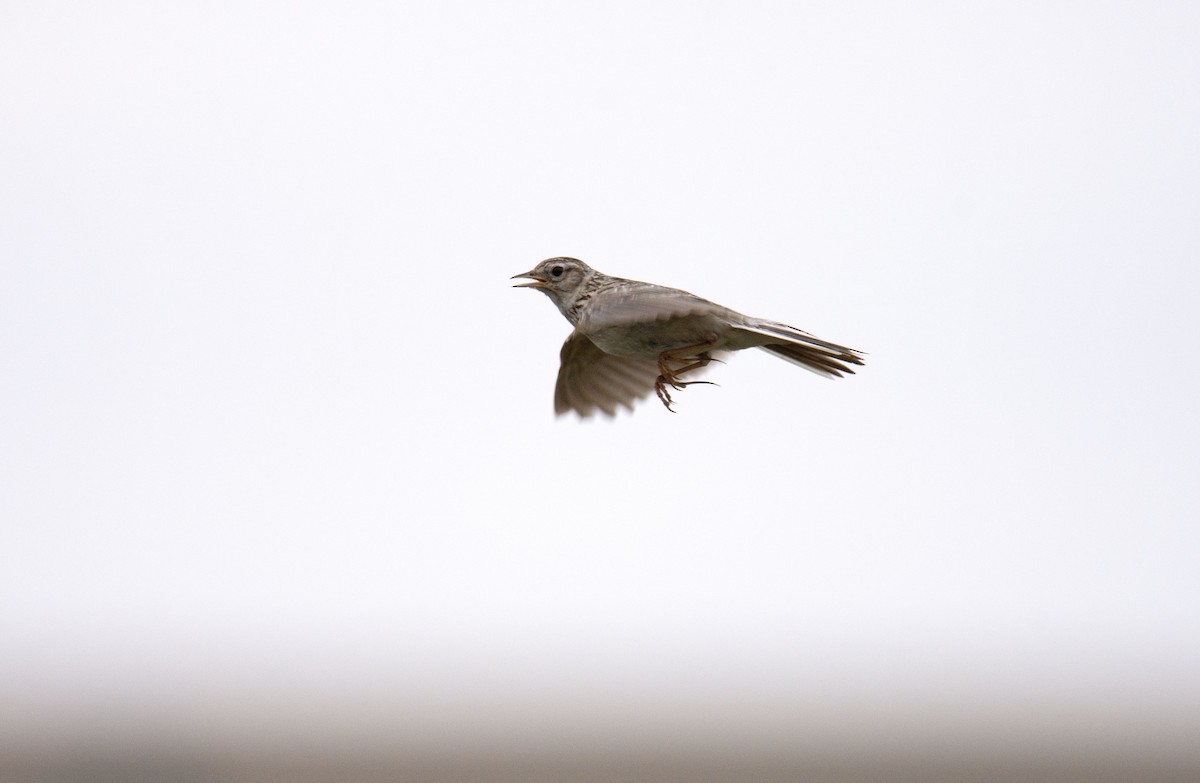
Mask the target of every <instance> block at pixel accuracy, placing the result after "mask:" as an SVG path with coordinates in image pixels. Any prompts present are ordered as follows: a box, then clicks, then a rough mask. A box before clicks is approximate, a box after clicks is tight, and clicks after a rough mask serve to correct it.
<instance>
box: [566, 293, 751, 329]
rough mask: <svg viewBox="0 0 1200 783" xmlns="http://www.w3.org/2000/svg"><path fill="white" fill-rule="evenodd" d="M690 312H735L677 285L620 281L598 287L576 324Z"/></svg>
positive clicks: (595, 324) (637, 320)
mask: <svg viewBox="0 0 1200 783" xmlns="http://www.w3.org/2000/svg"><path fill="white" fill-rule="evenodd" d="M689 315H718V316H721V315H736V314H735V313H732V311H729V310H727V309H726V308H724V307H721V306H720V305H718V304H714V303H712V302H710V301H708V300H707V299H701V298H700V297H698V296H696V295H694V294H689V293H688V292H687V291H680V290H679V289H677V288H666V287H664V286H658V285H652V284H650V283H637V282H634V281H623V282H622V283H621V284H618V285H615V286H612V287H611V288H606V289H604V290H601V291H598V292H597V293H596V295H595V298H594V300H593V301H592V302H591V303H590V305H589V306H588V307H587V308H586V309H585V310H584V311H583V314H582V316H581V317H580V320H579V328H580V329H582V330H584V331H588V330H589V329H598V328H608V327H613V326H628V325H631V324H639V323H652V322H654V321H668V320H670V319H672V318H683V317H685V316H689Z"/></svg>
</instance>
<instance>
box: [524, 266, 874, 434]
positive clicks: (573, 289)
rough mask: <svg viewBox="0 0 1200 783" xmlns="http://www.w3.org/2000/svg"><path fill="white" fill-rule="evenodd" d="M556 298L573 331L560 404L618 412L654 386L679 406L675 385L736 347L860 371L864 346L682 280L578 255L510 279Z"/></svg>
mask: <svg viewBox="0 0 1200 783" xmlns="http://www.w3.org/2000/svg"><path fill="white" fill-rule="evenodd" d="M518 278H524V279H528V280H529V281H530V282H528V283H519V284H517V285H515V286H513V287H514V288H533V289H536V290H538V291H541V292H542V293H543V294H545V295H546V296H548V297H550V301H552V302H554V304H555V305H556V306H557V307H558V310H559V312H561V313H562V314H563V316H564V317H565V318H566V319H567V320H568V321H569V322H570V323H571V325H572V326H573V327H575V328H574V331H572V332H571V334H570V335H569V336H568V337H567V339H566V342H564V343H563V346H562V350H561V352H560V354H559V362H560V364H559V368H558V380H557V382H556V383H555V387H554V412H555V413H556V414H557V415H560V416H561V415H562V414H564V413H567V412H569V411H574V412H575V413H577V414H578V415H579V416H581V417H585V418H586V417H588V416H591V415H592V414H593V413H595V412H596V411H597V410H600V411H602V412H603V413H604V414H605V415H607V416H615V415H616V412H617V407H618V406H622V407H624V408H626V409H628V410H633V404H634V403H635V402H637V401H638V400H639V399H641V398H643V397H646V396H648V395H649V394H650V392H651V391H653V392H654V393H655V394H656V395H658V399H659V400H660V401H661V402H662V404H663V405H664V406H665V407H666V409H667V410H668V411H671V412H672V413H674V412H675V408H674V407H673V406H674V402H675V401H674V399H673V398H672V396H671V391H672V390H674V391H680V390H682V389H683V388H685V387H687V386H691V385H692V384H696V383H710V382H709V381H698V380H684V379H683V378H682V376H684V375H691V377H694V373H697V372H699V371H701V370H703V369H704V368H705V367H707V366H708V365H709V364H710V363H711V362H714V361H716V362H720V361H722V358H723V357H724V356H726V355H728V354H729V352H731V351H740V350H742V349H744V348H761V349H763V350H764V351H768V352H769V353H771V354H773V355H775V356H778V357H780V358H782V359H786V360H787V361H789V362H792V363H793V364H797V365H799V366H800V367H803V368H804V369H806V370H809V371H811V372H814V373H816V374H817V375H822V376H825V377H827V378H840V377H842V376H843V375H845V374H850V375H853V374H854V370H853V369H851V365H854V366H858V365H862V364H863V356H864V355H865V354H864V353H863V352H862V351H858V350H855V349H854V348H847V347H845V346H842V345H837V344H835V343H831V342H826V341H825V340H819V339H817V338H816V337H813V336H812V335H811V334H809V333H807V332H803V331H801V330H799V329H797V328H795V327H792V326H788V325H787V324H784V323H780V322H778V321H769V320H766V319H762V318H751V317H749V316H745V315H742V314H741V313H739V312H737V311H735V310H730V309H729V308H727V307H722V306H721V305H719V304H715V303H713V302H710V301H708V300H707V299H701V298H700V297H698V296H696V295H695V294H691V293H688V292H687V291H682V290H680V289H678V288H667V287H665V286H660V285H655V284H653V283H643V282H640V281H637V280H626V279H625V278H621V277H612V276H611V275H606V274H604V273H603V272H599V271H597V270H595V269H592V268H591V267H590V266H588V265H587V264H585V263H584V262H582V261H580V260H579V259H577V258H569V257H566V256H558V257H555V258H548V259H546V260H545V261H542V262H541V263H540V264H538V265H537V266H535V267H534V268H533V269H531V270H529V271H528V272H522V273H521V274H518V275H513V276H512V278H511V279H512V280H516V279H518Z"/></svg>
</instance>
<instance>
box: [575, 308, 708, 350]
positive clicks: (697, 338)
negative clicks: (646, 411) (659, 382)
mask: <svg viewBox="0 0 1200 783" xmlns="http://www.w3.org/2000/svg"><path fill="white" fill-rule="evenodd" d="M710 320H711V319H709V318H704V317H697V318H673V319H671V320H669V321H653V322H650V323H642V324H628V325H622V326H608V327H604V328H602V329H596V330H589V331H588V333H587V336H588V337H589V338H590V339H591V341H592V342H593V343H595V344H596V346H597V347H598V348H599V349H600V350H602V351H604V352H605V353H609V354H612V355H614V356H627V357H630V358H637V359H658V357H659V355H661V354H662V352H663V351H671V350H675V349H677V348H686V347H688V346H691V345H700V344H703V343H707V342H709V341H710V340H713V339H714V338H717V339H718V343H717V344H716V345H714V346H713V347H714V348H719V347H720V340H719V331H718V330H717V329H716V328H715V326H716V325H715V324H712V323H709V321H710Z"/></svg>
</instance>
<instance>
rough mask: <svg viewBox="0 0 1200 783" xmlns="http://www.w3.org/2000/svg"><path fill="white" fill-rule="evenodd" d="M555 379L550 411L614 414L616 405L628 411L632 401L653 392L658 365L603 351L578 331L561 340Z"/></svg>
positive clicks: (587, 414)
mask: <svg viewBox="0 0 1200 783" xmlns="http://www.w3.org/2000/svg"><path fill="white" fill-rule="evenodd" d="M559 356H560V359H561V364H560V366H559V368H558V382H557V384H556V385H555V387H554V412H555V413H556V414H558V415H562V414H564V413H566V412H567V411H575V412H576V413H578V414H579V415H580V416H590V415H592V413H594V412H595V410H596V409H597V408H599V409H600V410H602V411H604V413H605V414H607V415H609V416H615V415H616V413H617V406H618V405H623V406H625V407H626V408H628V409H630V410H632V409H633V403H634V402H635V401H637V400H639V399H641V398H642V397H645V396H646V395H648V394H649V393H650V392H652V391H654V381H655V379H657V378H658V365H657V364H655V362H653V361H647V360H645V359H627V358H623V357H620V356H613V355H612V354H607V353H605V352H604V351H601V350H600V349H599V348H597V347H596V344H595V343H593V342H592V341H591V340H589V339H588V338H587V337H584V336H583V335H582V334H580V333H579V332H578V331H575V332H572V333H571V336H570V337H568V338H567V341H566V342H565V343H563V347H562V352H561V354H560V355H559Z"/></svg>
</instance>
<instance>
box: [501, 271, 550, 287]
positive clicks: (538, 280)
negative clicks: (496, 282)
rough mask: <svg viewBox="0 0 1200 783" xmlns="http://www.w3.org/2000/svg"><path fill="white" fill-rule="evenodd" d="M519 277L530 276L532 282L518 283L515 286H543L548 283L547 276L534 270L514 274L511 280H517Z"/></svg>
mask: <svg viewBox="0 0 1200 783" xmlns="http://www.w3.org/2000/svg"><path fill="white" fill-rule="evenodd" d="M518 277H528V278H529V279H530V280H531V281H532V282H529V283H517V284H516V285H514V286H513V288H541V287H543V286H544V285H546V278H544V277H542V276H541V275H535V274H534V273H533V272H522V273H521V274H519V275H513V276H512V277H510V278H509V279H510V280H516V279H517V278H518Z"/></svg>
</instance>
